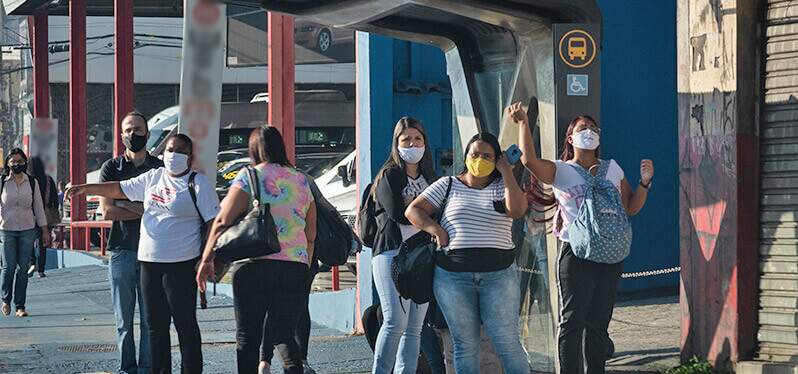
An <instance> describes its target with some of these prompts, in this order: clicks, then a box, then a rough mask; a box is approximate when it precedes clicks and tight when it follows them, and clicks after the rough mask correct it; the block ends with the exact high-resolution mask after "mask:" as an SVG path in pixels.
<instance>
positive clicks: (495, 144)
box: [460, 132, 503, 182]
mask: <svg viewBox="0 0 798 374" xmlns="http://www.w3.org/2000/svg"><path fill="white" fill-rule="evenodd" d="M478 141H483V142H485V143H488V145H489V146H490V147H491V148H493V153H494V154H495V155H496V161H499V159H500V158H501V157H503V153H502V146H501V145H499V139H497V138H496V135H493V134H491V133H489V132H481V133H479V134H476V135H474V136H472V137H471V140H469V141H468V144H466V146H465V147H463V149H464V151H463V161H465V160H466V159H467V158H468V154H469V153H470V152H471V146H472V145H473V144H474V143H476V142H478ZM465 173H468V167H466V166H465V162H463V170H462V171H461V172H460V175H464V174H465ZM490 176H491V182H493V181H494V180H496V179H497V178H501V176H502V175H501V173H499V171H498V170H495V169H494V170H493V173H491V174H490Z"/></svg>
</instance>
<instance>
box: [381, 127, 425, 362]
mask: <svg viewBox="0 0 798 374" xmlns="http://www.w3.org/2000/svg"><path fill="white" fill-rule="evenodd" d="M427 146H428V142H427V136H426V133H425V131H424V127H423V125H422V124H421V121H419V120H417V119H415V118H411V117H403V118H401V119H400V120H399V121H398V122H397V123H396V127H395V128H394V131H393V142H392V145H391V156H390V157H389V158H388V160H387V161H386V162H385V165H383V167H382V169H381V170H380V172H379V173H378V174H377V177H376V179H375V180H374V187H373V190H372V193H373V194H374V201H375V203H376V205H375V212H376V220H377V226H378V230H377V236H376V237H375V238H374V248H373V250H374V258H373V260H372V262H371V263H372V271H373V274H374V284H375V286H376V288H377V293H378V294H379V296H380V305H381V306H382V315H383V323H382V327H381V328H380V332H379V334H378V335H377V342H376V345H375V347H374V364H373V366H372V373H377V374H383V373H390V372H391V370H393V372H394V373H395V374H402V373H415V372H416V366H417V363H418V353H419V345H420V341H421V328H422V325H423V323H424V317H425V315H426V314H427V306H428V304H423V305H418V304H415V303H414V302H412V301H410V300H406V299H402V298H401V297H400V296H399V291H398V290H397V289H396V286H394V283H393V281H392V280H391V263H392V261H393V258H394V257H396V255H397V254H398V253H399V246H400V245H401V244H402V242H403V241H404V240H406V239H407V238H409V237H411V236H413V235H414V234H416V233H418V232H419V231H420V230H419V229H417V228H415V227H414V226H413V225H412V224H410V221H408V220H407V218H405V214H404V213H405V209H406V207H407V206H408V205H410V203H411V202H412V201H413V200H414V199H415V198H416V197H417V196H418V195H420V194H421V192H423V191H424V189H426V188H427V186H429V184H430V183H432V182H434V179H435V170H434V169H433V166H432V156H431V155H430V152H429V149H428V148H427ZM400 348H401V351H400Z"/></svg>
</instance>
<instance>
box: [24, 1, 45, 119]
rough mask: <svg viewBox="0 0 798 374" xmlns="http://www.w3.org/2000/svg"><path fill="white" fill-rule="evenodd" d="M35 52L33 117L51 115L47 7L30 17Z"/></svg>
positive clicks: (31, 36)
mask: <svg viewBox="0 0 798 374" xmlns="http://www.w3.org/2000/svg"><path fill="white" fill-rule="evenodd" d="M28 25H30V26H31V27H29V30H30V34H31V35H30V40H31V44H32V45H31V47H32V48H31V51H32V54H33V56H32V57H33V117H34V118H49V117H50V66H49V64H50V62H49V56H48V50H47V42H48V39H49V34H48V31H47V8H45V7H42V8H39V9H36V10H35V11H34V12H33V16H32V17H28Z"/></svg>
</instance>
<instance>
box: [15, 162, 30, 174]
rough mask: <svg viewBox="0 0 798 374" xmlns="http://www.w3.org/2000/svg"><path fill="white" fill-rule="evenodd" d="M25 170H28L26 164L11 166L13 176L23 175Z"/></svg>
mask: <svg viewBox="0 0 798 374" xmlns="http://www.w3.org/2000/svg"><path fill="white" fill-rule="evenodd" d="M27 169H28V164H22V165H11V171H12V172H14V174H20V173H24V172H25V170H27Z"/></svg>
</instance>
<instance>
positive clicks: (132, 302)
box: [108, 250, 150, 374]
mask: <svg viewBox="0 0 798 374" xmlns="http://www.w3.org/2000/svg"><path fill="white" fill-rule="evenodd" d="M140 274H141V266H140V265H139V261H138V258H137V253H136V251H126V250H119V251H113V252H111V262H110V263H109V266H108V279H110V281H111V298H112V299H113V304H114V317H115V318H116V333H117V346H118V349H119V353H120V360H121V363H120V366H119V372H120V373H125V374H136V373H148V372H149V370H150V336H149V334H148V331H149V326H148V325H147V318H146V317H147V315H146V313H145V311H144V301H143V298H142V296H141V284H140V282H139V278H140ZM136 300H138V303H139V321H140V322H139V323H140V325H139V359H138V363H136V342H135V340H134V337H133V330H134V325H133V321H134V317H135V311H136Z"/></svg>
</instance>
